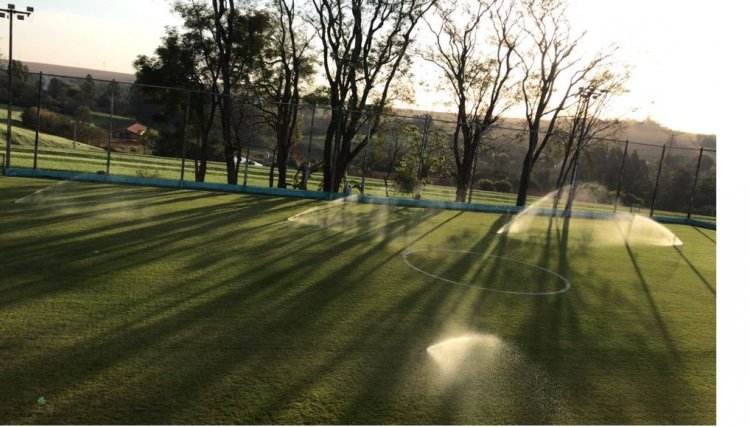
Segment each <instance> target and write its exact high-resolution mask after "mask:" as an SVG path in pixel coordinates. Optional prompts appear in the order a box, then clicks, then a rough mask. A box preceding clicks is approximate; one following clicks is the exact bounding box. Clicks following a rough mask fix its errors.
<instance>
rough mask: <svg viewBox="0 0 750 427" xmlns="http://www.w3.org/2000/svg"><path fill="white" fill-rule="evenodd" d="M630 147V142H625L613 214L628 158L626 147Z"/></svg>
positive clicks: (618, 199)
mask: <svg viewBox="0 0 750 427" xmlns="http://www.w3.org/2000/svg"><path fill="white" fill-rule="evenodd" d="M629 145H630V140H626V141H625V150H624V151H623V153H622V162H620V177H619V178H618V179H617V192H616V193H615V210H614V213H617V203H618V202H619V201H620V191H621V190H622V179H623V177H624V176H625V175H624V174H625V160H627V158H628V146H629Z"/></svg>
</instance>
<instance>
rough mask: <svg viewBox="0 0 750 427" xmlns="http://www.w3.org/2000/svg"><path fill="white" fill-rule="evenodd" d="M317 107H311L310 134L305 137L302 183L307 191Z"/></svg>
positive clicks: (314, 105)
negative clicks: (305, 146)
mask: <svg viewBox="0 0 750 427" xmlns="http://www.w3.org/2000/svg"><path fill="white" fill-rule="evenodd" d="M316 106H317V105H316V104H313V105H312V114H311V115H310V132H309V133H308V135H307V157H306V158H305V160H306V162H305V176H304V177H303V182H304V184H305V185H304V188H303V189H304V190H307V184H308V182H309V181H310V156H311V155H312V138H313V129H314V126H315V107H316Z"/></svg>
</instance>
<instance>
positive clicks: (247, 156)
mask: <svg viewBox="0 0 750 427" xmlns="http://www.w3.org/2000/svg"><path fill="white" fill-rule="evenodd" d="M254 107H255V106H254V105H252V104H251V105H250V108H251V111H252V108H254ZM253 117H254V116H253V114H250V126H251V130H254V128H255V121H254V120H253ZM250 134H251V135H252V134H254V132H250ZM249 167H250V136H248V138H247V154H245V176H244V178H243V179H242V191H245V190H246V189H247V171H248V168H249Z"/></svg>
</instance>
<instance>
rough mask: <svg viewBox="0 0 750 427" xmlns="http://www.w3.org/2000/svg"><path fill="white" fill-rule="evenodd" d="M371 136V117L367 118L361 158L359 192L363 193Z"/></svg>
mask: <svg viewBox="0 0 750 427" xmlns="http://www.w3.org/2000/svg"><path fill="white" fill-rule="evenodd" d="M371 137H372V117H370V118H369V119H368V120H367V145H365V153H364V156H365V157H364V159H362V181H361V183H360V185H359V188H360V194H362V195H363V196H364V195H365V174H366V173H367V151H368V150H369V149H370V138H371Z"/></svg>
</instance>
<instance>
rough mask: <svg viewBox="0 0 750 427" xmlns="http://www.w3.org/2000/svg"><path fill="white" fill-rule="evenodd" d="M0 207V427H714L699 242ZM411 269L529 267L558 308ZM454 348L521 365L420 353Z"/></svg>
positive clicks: (193, 206) (144, 190) (178, 194)
mask: <svg viewBox="0 0 750 427" xmlns="http://www.w3.org/2000/svg"><path fill="white" fill-rule="evenodd" d="M39 190H44V191H40V192H39V193H37V194H36V195H35V196H29V195H30V194H32V193H34V192H36V191H39ZM24 197H26V198H25V199H23V200H22V202H20V203H15V201H16V200H18V199H22V198H24ZM339 205H340V206H342V208H340V209H341V210H340V211H336V209H339V208H337V207H336V206H339ZM0 206H2V208H3V211H4V212H5V214H4V215H3V216H2V217H0V231H2V236H3V238H2V239H0V250H1V251H2V253H3V254H4V262H3V263H2V264H1V265H0V277H3V280H2V282H0V310H1V311H0V312H1V313H2V317H3V321H2V322H0V336H2V337H3V339H2V341H0V342H1V343H2V344H0V399H2V401H3V402H4V403H3V405H0V420H1V421H2V422H3V423H6V424H27V423H32V424H53V423H65V424H71V423H76V424H83V423H86V424H134V423H135V424H165V423H181V424H274V423H278V424H713V423H715V422H716V415H715V414H716V408H715V397H716V395H715V393H716V390H715V362H716V359H715V351H716V350H715V336H716V334H715V325H716V320H715V319H716V312H715V293H716V290H717V285H716V281H715V232H713V231H707V230H698V229H694V228H692V227H687V226H670V229H672V230H673V231H674V232H675V233H676V234H677V236H678V237H679V238H680V239H681V240H682V241H683V242H684V243H685V244H684V246H683V247H682V248H681V249H679V250H678V249H675V248H673V247H633V248H626V247H601V246H595V245H593V243H595V242H588V241H587V240H586V239H585V237H584V236H571V237H570V238H571V242H572V243H571V244H570V245H569V246H568V247H562V246H560V244H559V242H558V241H557V240H556V238H553V239H551V240H550V241H549V244H529V243H524V242H520V241H514V240H511V239H504V238H502V236H498V235H497V234H496V233H495V232H496V231H497V229H498V228H499V227H500V226H502V224H504V223H505V222H507V221H508V220H509V219H510V218H508V217H506V216H498V215H490V214H480V213H468V212H463V213H462V212H455V211H439V210H424V209H406V208H393V207H383V206H372V205H351V204H346V205H345V204H338V205H329V204H325V203H320V202H313V201H307V200H290V199H283V198H274V197H256V196H248V195H241V194H223V193H217V192H199V191H187V190H175V189H159V188H149V187H131V186H113V185H104V184H89V183H76V182H63V183H60V182H56V181H47V180H40V179H18V178H8V177H2V178H0ZM313 207H319V208H325V209H324V210H319V211H317V212H318V214H316V215H318V216H315V217H312V218H311V224H308V225H304V224H299V223H294V222H290V221H288V220H287V218H288V217H290V216H292V215H295V214H298V213H300V212H303V211H305V210H308V209H310V208H313ZM323 212H327V214H323ZM339 214H344V216H343V217H342V215H339ZM325 215H329V216H328V217H326V216H325ZM334 220H335V221H338V222H337V224H338V223H341V224H345V225H346V227H338V226H336V227H331V226H330V225H331V224H333V223H332V222H331V221H334ZM316 221H317V223H316ZM325 223H328V224H329V226H327V227H324V226H323V225H324V224H325ZM406 248H417V249H418V248H423V249H429V248H450V249H460V250H465V251H472V252H479V253H486V254H493V255H503V256H509V257H512V258H515V259H523V260H526V261H528V262H531V263H535V264H538V265H541V266H544V267H546V268H550V269H552V270H554V271H557V272H559V273H560V274H564V275H565V276H566V277H568V279H569V280H570V281H571V283H572V284H573V287H572V289H571V290H570V291H569V292H567V293H565V294H561V295H558V296H554V297H544V298H539V297H528V296H510V295H501V294H495V293H487V292H482V291H480V290H477V289H468V288H462V287H457V286H451V285H448V284H445V283H442V282H440V281H436V280H434V279H431V278H430V277H427V276H424V275H422V274H420V273H418V272H416V271H414V270H412V269H411V268H410V267H408V266H407V265H406V264H405V263H403V262H402V260H401V253H402V252H403V251H404V250H405V249H406ZM489 258H491V257H489ZM451 262H455V265H452V266H446V267H450V268H454V269H461V268H466V269H467V272H474V271H476V270H477V268H476V267H477V266H476V265H471V266H464V265H462V262H460V261H453V260H452V261H451ZM603 266H606V268H603ZM487 268H491V265H487V266H483V267H482V268H480V269H479V270H482V269H485V270H486V269H487ZM454 271H459V270H454ZM472 274H473V273H472ZM523 274H524V273H523V271H521V270H518V272H517V275H504V276H503V277H497V280H498V282H497V284H498V285H503V281H508V284H510V282H512V281H514V280H516V279H517V278H518V277H524V276H523ZM467 279H468V278H467ZM513 285H515V286H518V285H519V284H518V283H513ZM529 285H530V286H533V283H530V284H529ZM467 332H475V333H481V334H487V335H491V336H494V337H497V338H498V340H500V342H502V343H504V344H507V346H508V347H507V348H509V349H515V350H514V351H513V352H505V353H499V354H498V355H496V357H495V356H493V358H491V359H490V360H488V361H486V363H485V364H484V365H474V364H472V363H467V364H459V366H461V370H460V373H461V375H459V376H454V377H452V378H451V377H446V376H445V375H444V373H442V372H441V371H440V369H439V368H438V367H437V365H436V364H435V362H434V360H431V359H430V357H429V356H428V354H427V352H426V351H425V350H426V348H427V347H429V346H430V345H433V344H435V343H437V342H440V341H442V340H444V339H446V338H449V337H453V336H460V335H461V334H464V333H467ZM473 366H479V367H482V370H481V371H477V370H476V369H473V368H472V367H473ZM40 396H44V397H45V399H46V402H47V403H46V404H44V405H38V404H37V403H36V402H37V399H38V398H39V397H40Z"/></svg>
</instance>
